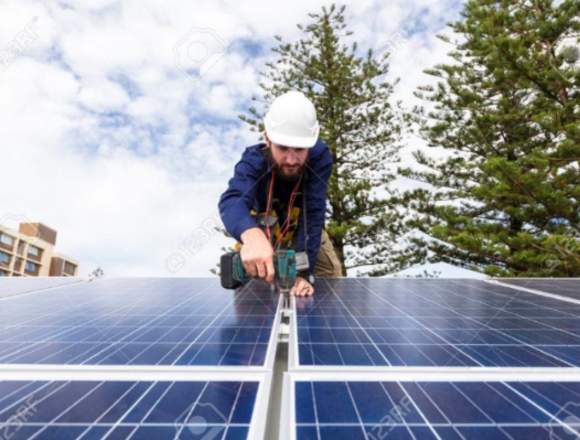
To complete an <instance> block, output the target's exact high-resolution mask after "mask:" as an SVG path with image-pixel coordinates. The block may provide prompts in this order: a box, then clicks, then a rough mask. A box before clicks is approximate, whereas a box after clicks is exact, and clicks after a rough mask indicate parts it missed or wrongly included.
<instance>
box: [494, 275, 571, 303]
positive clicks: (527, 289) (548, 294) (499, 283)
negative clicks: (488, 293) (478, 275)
mask: <svg viewBox="0 0 580 440" xmlns="http://www.w3.org/2000/svg"><path fill="white" fill-rule="evenodd" d="M546 279H550V280H577V281H579V282H580V278H539V277H538V278H493V279H488V280H483V281H485V282H486V283H490V284H495V285H496V286H502V287H509V288H512V289H516V290H521V291H524V292H528V293H533V294H535V295H540V296H543V297H546V298H552V299H558V300H560V301H565V302H568V303H571V304H580V298H578V299H576V298H572V297H569V296H563V295H558V294H557V293H552V292H547V291H545V290H539V289H534V288H532V287H524V286H518V285H517V284H510V283H503V282H502V280H546Z"/></svg>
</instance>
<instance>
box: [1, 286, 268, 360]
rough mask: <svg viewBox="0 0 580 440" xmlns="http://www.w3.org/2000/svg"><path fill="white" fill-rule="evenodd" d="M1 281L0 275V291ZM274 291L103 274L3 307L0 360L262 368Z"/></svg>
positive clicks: (8, 300) (10, 300)
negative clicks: (104, 277) (117, 277)
mask: <svg viewBox="0 0 580 440" xmlns="http://www.w3.org/2000/svg"><path fill="white" fill-rule="evenodd" d="M1 286H2V280H0V290H1ZM277 303H278V296H277V295H274V294H272V293H271V292H270V290H269V289H268V288H267V287H265V286H263V285H261V284H257V283H255V285H252V287H251V288H247V289H244V290H243V291H238V292H235V293H234V292H233V291H225V290H224V289H222V288H221V287H220V286H219V281H218V280H217V279H186V278H175V279H153V278H152V279H143V278H139V279H111V280H107V279H102V280H98V281H95V282H91V283H82V284H76V285H72V286H65V287H60V288H58V289H53V290H51V291H50V292H38V293H34V294H29V295H24V296H15V297H10V298H6V299H4V300H2V301H1V303H0V305H1V307H0V364H60V365H165V366H169V365H180V366H187V365H193V366H263V365H264V362H265V358H266V354H267V350H268V342H269V340H270V335H271V333H272V328H273V322H274V318H275V315H276V309H277Z"/></svg>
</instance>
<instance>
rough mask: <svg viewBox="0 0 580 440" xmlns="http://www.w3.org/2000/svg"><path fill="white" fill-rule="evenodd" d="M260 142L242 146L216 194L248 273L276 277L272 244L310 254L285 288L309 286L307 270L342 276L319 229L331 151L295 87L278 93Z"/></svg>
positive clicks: (307, 291)
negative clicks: (225, 182)
mask: <svg viewBox="0 0 580 440" xmlns="http://www.w3.org/2000/svg"><path fill="white" fill-rule="evenodd" d="M264 126H265V132H264V138H265V142H264V143H260V144H256V145H252V146H250V147H248V148H246V150H245V151H244V153H243V155H242V158H241V160H240V161H239V162H238V163H237V164H236V166H235V169H234V176H233V178H232V179H230V181H229V184H228V189H227V190H226V191H225V192H224V193H223V194H222V196H221V197H220V201H219V210H220V215H221V218H222V221H223V223H224V225H225V227H226V230H227V231H228V232H229V233H230V234H231V235H232V236H233V237H234V238H235V239H236V240H238V242H241V245H239V248H240V255H241V259H242V263H243V264H244V268H245V269H246V271H247V272H248V273H249V274H250V275H251V276H253V277H258V278H261V279H263V280H265V281H267V282H269V283H272V282H273V280H274V275H275V273H274V265H273V255H274V249H275V248H276V249H277V248H292V249H295V250H296V251H297V252H302V251H305V252H306V253H307V255H308V260H309V266H310V267H309V269H308V271H306V272H304V273H299V274H298V275H299V276H298V277H297V279H296V283H295V284H294V286H293V287H292V289H291V291H290V293H291V294H293V295H296V296H310V295H312V294H313V293H314V287H313V285H312V284H313V275H315V276H324V277H340V276H342V267H341V265H340V262H339V260H338V258H337V256H336V253H335V251H334V248H333V246H332V244H331V242H330V239H329V238H328V234H327V233H326V231H324V230H323V226H324V217H325V212H326V190H327V185H328V179H329V178H330V174H331V172H332V155H331V153H330V151H329V149H328V146H327V145H326V144H325V143H324V142H323V141H322V140H320V139H319V138H318V135H319V131H320V128H319V125H318V121H317V119H316V110H315V108H314V105H313V104H312V102H311V101H310V100H309V99H308V98H307V97H306V96H304V95H303V94H302V93H300V92H297V91H290V92H288V93H285V94H283V95H281V96H279V97H277V98H276V99H275V100H274V102H273V103H272V105H271V106H270V109H269V111H268V113H267V114H266V117H265V118H264Z"/></svg>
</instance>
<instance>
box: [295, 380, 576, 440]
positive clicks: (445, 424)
mask: <svg viewBox="0 0 580 440" xmlns="http://www.w3.org/2000/svg"><path fill="white" fill-rule="evenodd" d="M294 389H295V402H294V407H295V414H296V420H295V423H296V426H295V430H296V438H297V439H298V440H310V439H313V440H325V439H333V440H337V439H348V440H356V439H366V440H368V439H373V440H374V439H398V440H402V439H409V440H412V439H415V440H428V439H429V440H431V439H445V440H448V439H452V440H455V439H495V440H497V439H506V440H508V439H509V440H532V439H533V440H542V439H545V440H548V439H550V440H564V439H573V438H578V436H580V405H578V404H575V403H573V402H579V401H580V383H558V382H541V383H536V382H509V383H502V382H379V381H367V382H353V381H336V382H320V381H319V382H316V381H315V382H301V381H298V382H296V383H295V388H294Z"/></svg>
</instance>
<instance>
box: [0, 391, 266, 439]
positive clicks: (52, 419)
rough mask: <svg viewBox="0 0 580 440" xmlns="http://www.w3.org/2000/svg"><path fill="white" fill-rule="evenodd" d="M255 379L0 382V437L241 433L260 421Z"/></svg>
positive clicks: (228, 435)
mask: <svg viewBox="0 0 580 440" xmlns="http://www.w3.org/2000/svg"><path fill="white" fill-rule="evenodd" d="M260 386H261V385H260V382H258V381H199V380H198V381H0V438H2V439H12V440H16V439H26V440H33V439H34V440H39V439H59V440H65V439H73V438H74V439H105V438H106V439H171V438H179V439H193V438H196V439H201V438H203V439H207V440H210V439H245V438H247V437H248V435H249V433H250V430H251V428H252V423H254V424H256V423H260V421H259V420H256V419H259V418H260V417H254V412H255V411H254V409H255V407H256V401H257V398H258V390H259V387H260ZM262 400H264V397H262ZM262 404H263V403H262ZM253 419H254V420H253ZM252 429H253V432H254V433H257V432H260V429H262V428H260V427H256V426H254V427H253V428H252Z"/></svg>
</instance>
